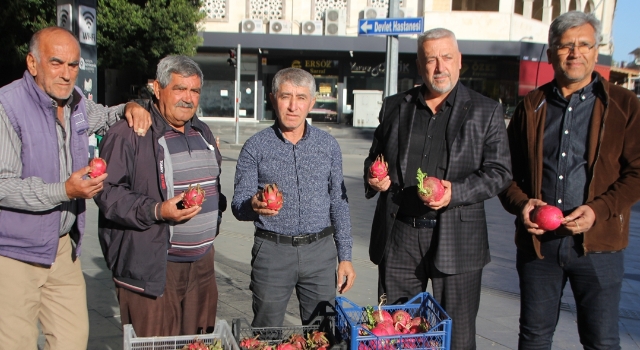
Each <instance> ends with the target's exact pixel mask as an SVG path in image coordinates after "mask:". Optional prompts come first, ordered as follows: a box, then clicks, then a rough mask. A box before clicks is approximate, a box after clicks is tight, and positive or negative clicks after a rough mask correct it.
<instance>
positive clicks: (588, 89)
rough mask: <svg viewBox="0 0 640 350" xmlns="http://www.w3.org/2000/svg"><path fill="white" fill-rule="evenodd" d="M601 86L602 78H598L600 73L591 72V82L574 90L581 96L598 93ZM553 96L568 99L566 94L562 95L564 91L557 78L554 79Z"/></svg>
mask: <svg viewBox="0 0 640 350" xmlns="http://www.w3.org/2000/svg"><path fill="white" fill-rule="evenodd" d="M599 86H600V80H599V78H598V75H597V74H596V73H591V82H590V83H589V84H587V86H585V87H583V88H582V89H580V90H578V91H576V92H574V93H573V94H578V95H580V96H582V95H590V94H597V92H598V91H599V89H598V87H599ZM573 94H572V95H573ZM553 96H554V97H555V98H559V99H561V100H563V101H567V99H566V98H564V96H563V95H562V91H561V90H560V87H559V86H558V82H557V81H556V80H555V79H554V80H553Z"/></svg>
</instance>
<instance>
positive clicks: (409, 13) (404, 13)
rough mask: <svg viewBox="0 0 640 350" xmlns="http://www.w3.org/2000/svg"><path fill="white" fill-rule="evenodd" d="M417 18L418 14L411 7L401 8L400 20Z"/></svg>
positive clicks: (399, 12)
mask: <svg viewBox="0 0 640 350" xmlns="http://www.w3.org/2000/svg"><path fill="white" fill-rule="evenodd" d="M417 16H418V13H417V12H416V10H415V9H413V8H410V7H401V8H400V11H398V18H411V17H417Z"/></svg>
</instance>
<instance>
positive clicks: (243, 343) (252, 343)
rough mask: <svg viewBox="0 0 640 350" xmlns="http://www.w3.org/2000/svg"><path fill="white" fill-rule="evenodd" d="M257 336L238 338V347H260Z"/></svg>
mask: <svg viewBox="0 0 640 350" xmlns="http://www.w3.org/2000/svg"><path fill="white" fill-rule="evenodd" d="M258 336H259V335H256V336H255V338H244V339H241V340H240V344H239V345H240V347H241V348H247V349H260V348H261V347H262V343H261V342H260V341H259V340H258Z"/></svg>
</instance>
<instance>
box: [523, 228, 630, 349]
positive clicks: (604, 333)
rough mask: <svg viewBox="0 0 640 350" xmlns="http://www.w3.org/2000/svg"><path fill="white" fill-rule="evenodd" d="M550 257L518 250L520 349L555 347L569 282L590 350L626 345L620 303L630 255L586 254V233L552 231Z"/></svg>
mask: <svg viewBox="0 0 640 350" xmlns="http://www.w3.org/2000/svg"><path fill="white" fill-rule="evenodd" d="M543 240H544V241H543V242H542V244H541V253H542V256H544V259H537V258H536V256H535V255H534V256H531V255H530V254H528V253H526V252H524V251H521V250H518V254H517V262H516V267H517V269H518V275H519V277H520V336H519V340H518V349H520V350H524V349H526V350H529V349H551V343H552V340H553V333H554V331H555V328H556V325H557V323H558V317H559V314H560V300H561V297H562V290H563V289H564V287H565V285H566V283H567V280H569V283H570V284H571V290H572V291H573V295H574V297H575V301H576V309H577V312H578V315H577V319H578V334H579V336H580V343H582V345H583V347H584V348H585V349H620V336H619V331H618V307H619V304H620V290H621V288H622V277H623V274H624V267H623V262H624V254H623V252H617V253H589V254H587V255H584V254H583V250H582V237H581V236H566V237H559V236H554V235H553V233H546V234H545V236H544V237H543Z"/></svg>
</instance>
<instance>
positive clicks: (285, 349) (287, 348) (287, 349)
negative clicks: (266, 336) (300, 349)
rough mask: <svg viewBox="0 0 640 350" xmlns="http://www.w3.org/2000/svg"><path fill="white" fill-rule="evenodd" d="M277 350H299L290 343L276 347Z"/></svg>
mask: <svg viewBox="0 0 640 350" xmlns="http://www.w3.org/2000/svg"><path fill="white" fill-rule="evenodd" d="M276 350H297V349H296V347H295V346H293V345H291V344H289V343H282V344H278V346H276Z"/></svg>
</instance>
